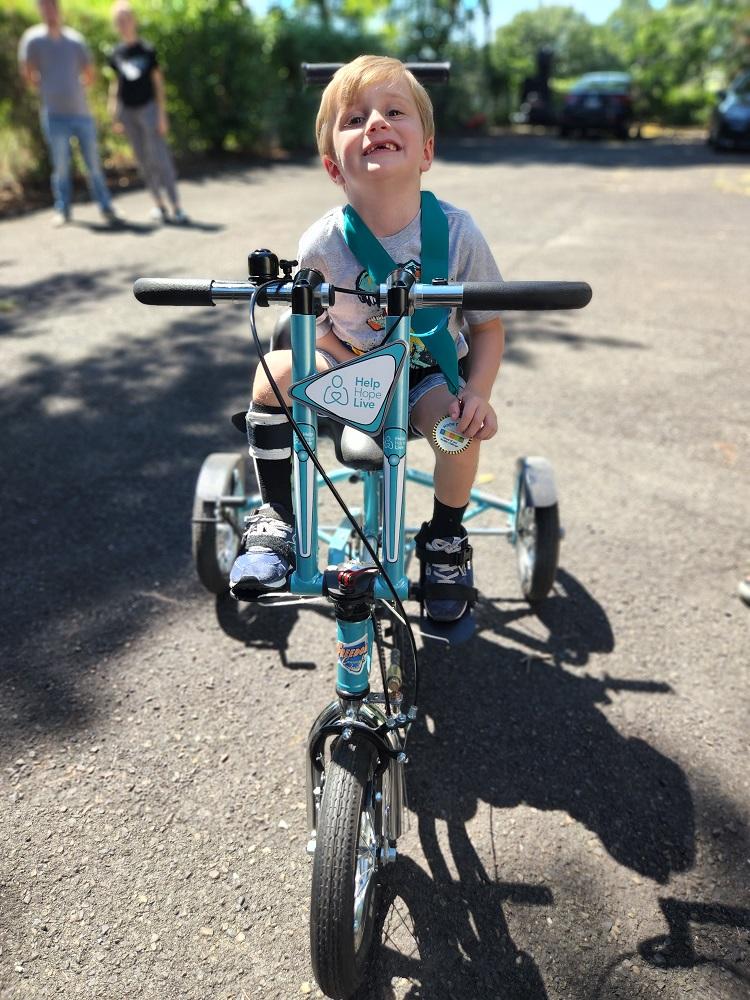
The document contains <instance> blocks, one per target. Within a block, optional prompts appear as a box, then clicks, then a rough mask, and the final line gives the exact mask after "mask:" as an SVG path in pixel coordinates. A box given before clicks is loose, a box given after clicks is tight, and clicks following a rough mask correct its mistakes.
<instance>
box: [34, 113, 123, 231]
mask: <svg viewBox="0 0 750 1000" xmlns="http://www.w3.org/2000/svg"><path fill="white" fill-rule="evenodd" d="M41 122H42V131H43V132H44V137H45V139H46V140H47V145H48V146H49V151H50V156H51V157H52V178H51V180H52V196H53V198H54V199H55V210H56V211H58V212H61V213H62V214H63V215H69V214H70V198H71V191H72V183H71V169H70V166H71V156H70V140H71V139H72V138H73V137H75V138H76V139H77V140H78V146H79V148H80V150H81V155H82V156H83V161H84V163H85V164H86V182H87V184H88V186H89V191H90V192H91V197H92V198H93V199H94V200H95V201H98V202H99V207H100V208H101V210H102V211H103V212H108V211H110V209H111V208H112V200H111V198H110V195H109V189H108V188H107V182H106V181H105V180H104V174H103V173H102V167H101V163H100V161H99V151H98V149H97V148H96V126H95V125H94V119H93V118H92V117H91V115H51V114H49V113H48V112H46V111H43V112H42V115H41Z"/></svg>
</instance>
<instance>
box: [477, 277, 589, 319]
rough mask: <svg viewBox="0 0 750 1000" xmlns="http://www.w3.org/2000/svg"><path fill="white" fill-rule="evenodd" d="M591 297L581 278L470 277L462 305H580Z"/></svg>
mask: <svg viewBox="0 0 750 1000" xmlns="http://www.w3.org/2000/svg"><path fill="white" fill-rule="evenodd" d="M590 301H591V287H590V286H589V285H587V284H586V282H585V281H500V282H498V281H487V282H484V281H471V282H466V283H465V284H464V293H463V307H464V309H500V310H502V309H518V310H523V311H529V312H531V311H533V310H540V309H583V307H584V306H586V305H588V304H589V302H590Z"/></svg>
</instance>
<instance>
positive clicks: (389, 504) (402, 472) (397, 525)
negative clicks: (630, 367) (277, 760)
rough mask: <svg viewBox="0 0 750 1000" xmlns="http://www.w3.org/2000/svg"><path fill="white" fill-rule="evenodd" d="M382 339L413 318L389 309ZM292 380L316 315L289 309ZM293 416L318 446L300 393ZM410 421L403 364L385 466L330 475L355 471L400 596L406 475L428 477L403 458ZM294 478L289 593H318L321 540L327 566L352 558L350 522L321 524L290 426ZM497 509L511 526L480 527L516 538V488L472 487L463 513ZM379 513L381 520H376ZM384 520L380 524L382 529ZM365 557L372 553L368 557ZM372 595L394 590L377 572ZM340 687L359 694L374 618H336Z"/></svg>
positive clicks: (406, 544)
mask: <svg viewBox="0 0 750 1000" xmlns="http://www.w3.org/2000/svg"><path fill="white" fill-rule="evenodd" d="M386 330H387V331H388V333H387V341H388V342H389V343H393V342H395V341H398V340H401V341H403V342H404V343H406V344H407V346H408V343H409V337H410V317H409V316H408V315H405V316H402V317H395V316H388V317H387V319H386ZM291 342H292V381H293V382H294V383H296V382H300V381H302V380H303V379H306V378H308V377H309V376H312V375H314V374H315V371H316V369H315V316H314V315H306V314H298V313H292V317H291ZM292 415H293V417H294V419H295V421H296V422H297V424H298V426H299V428H300V431H301V433H302V435H303V436H304V438H305V441H306V442H307V444H308V445H309V447H310V448H311V449H312V450H313V451H315V452H317V446H318V416H317V413H316V411H315V410H313V409H312V408H311V407H309V406H306V405H305V404H304V403H303V402H301V401H300V400H298V399H296V398H295V399H294V400H293V404H292ZM408 421H409V365H408V362H407V363H405V364H404V365H403V367H402V369H401V372H400V374H399V376H398V380H397V385H396V387H395V390H394V392H393V395H392V397H391V401H390V403H389V405H388V410H387V413H386V417H385V422H384V425H383V434H382V442H383V443H382V448H383V467H382V470H378V471H361V470H357V471H355V470H352V469H337V470H335V471H333V472H332V473H331V474H330V479H331V481H332V482H334V483H336V482H341V481H344V480H350V479H351V478H352V477H353V476H357V477H358V478H360V479H361V480H362V481H363V486H364V490H363V494H364V495H363V507H362V509H361V511H360V510H356V511H353V512H352V513H353V514H354V515H355V516H359V515H360V514H361V515H362V521H361V527H362V531H363V533H364V535H365V537H366V538H367V539H368V541H369V543H370V545H371V546H372V547H373V549H375V551H377V552H378V554H379V556H380V559H381V562H382V564H383V568H384V569H385V571H386V573H387V575H388V578H389V580H390V582H391V585H392V586H393V588H394V589H395V591H396V593H397V594H398V596H399V598H400V599H401V600H406V599H407V598H408V597H409V579H408V577H407V575H406V565H407V560H408V559H409V558H410V556H411V554H412V552H413V548H414V541H413V536H414V535H415V534H416V532H417V530H418V529H416V528H407V527H406V526H405V499H406V484H407V482H409V481H411V482H414V483H417V484H419V485H421V486H424V487H427V488H429V489H432V488H433V479H432V476H430V475H428V474H426V473H424V472H420V471H418V470H416V469H408V468H407V462H406V453H407V438H408ZM293 483H294V487H293V490H294V508H295V521H296V554H297V558H296V568H295V570H294V572H293V573H292V575H291V578H290V582H289V589H290V592H291V593H292V594H297V595H304V596H317V595H322V594H323V593H324V589H325V587H324V585H325V577H324V574H323V573H322V572H321V569H320V565H319V542H320V541H323V542H324V543H327V544H328V566H329V567H333V566H338V565H341V564H345V563H348V562H350V561H351V553H350V552H348V551H347V548H348V543H349V540H350V538H351V533H352V527H351V524H350V523H349V521H348V520H347V519H344V520H343V522H342V523H341V524H340V525H339V527H338V528H335V529H333V531H329V530H326V529H321V528H320V527H319V525H318V489H319V488H320V486H321V485H323V480H322V479H321V477H319V476H318V475H317V474H316V470H315V467H314V465H313V463H312V462H311V461H310V458H309V455H308V453H307V451H306V449H305V447H304V445H303V444H302V442H301V441H300V438H299V437H298V436H297V434H296V433H295V435H294V442H293ZM491 509H495V510H500V511H502V512H504V513H505V514H507V515H508V527H507V528H506V529H503V528H484V529H482V528H480V529H478V533H483V534H496V535H497V534H502V535H507V536H508V537H510V538H511V540H513V536H514V535H515V516H516V511H517V509H518V495H517V491H516V495H514V497H513V500H512V501H511V502H507V501H504V500H501V499H499V498H497V497H494V496H492V495H490V494H488V493H486V492H484V491H483V490H478V489H474V490H472V492H471V499H470V506H469V508H468V510H467V511H466V514H465V517H464V520H465V521H469V520H472V519H473V518H475V517H477V516H478V515H480V514H482V513H484V512H485V511H487V510H491ZM381 515H382V520H381ZM381 524H382V530H381ZM368 561H369V560H368ZM373 595H374V597H375V598H377V599H383V600H386V601H388V600H392V592H391V590H390V588H389V586H388V584H387V583H386V581H385V580H383V579H382V577H381V576H378V577H377V578H376V579H375V584H374V590H373ZM336 628H337V648H338V652H339V655H338V663H337V684H336V687H337V690H338V692H339V693H340V694H342V695H345V696H346V697H351V698H357V697H361V696H362V695H364V694H365V693H366V692H367V690H368V685H369V673H370V666H371V663H372V652H373V648H374V635H373V625H372V621H371V620H370V619H369V618H368V619H364V620H362V621H360V622H350V621H342V620H340V619H338V618H337V626H336Z"/></svg>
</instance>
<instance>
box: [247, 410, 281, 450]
mask: <svg viewBox="0 0 750 1000" xmlns="http://www.w3.org/2000/svg"><path fill="white" fill-rule="evenodd" d="M247 443H248V445H249V448H250V454H251V455H252V456H253V458H265V459H277V458H290V457H291V454H292V425H291V424H290V423H289V421H288V420H287V418H286V416H285V415H284V414H283V413H264V412H263V411H262V410H255V409H252V410H248V412H247Z"/></svg>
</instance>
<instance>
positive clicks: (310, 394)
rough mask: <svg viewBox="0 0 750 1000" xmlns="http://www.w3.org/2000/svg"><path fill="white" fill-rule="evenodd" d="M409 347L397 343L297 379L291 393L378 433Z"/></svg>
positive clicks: (318, 408)
mask: <svg viewBox="0 0 750 1000" xmlns="http://www.w3.org/2000/svg"><path fill="white" fill-rule="evenodd" d="M407 350H408V349H407V347H406V344H405V343H403V342H397V343H395V344H391V345H389V346H388V347H386V348H382V349H381V350H379V351H373V352H372V353H370V354H367V355H365V356H364V357H361V358H358V359H357V360H356V361H350V362H347V363H346V364H343V365H339V366H338V367H337V368H332V369H331V371H328V372H323V373H322V374H318V375H315V376H313V377H312V378H310V379H304V380H303V381H302V382H298V383H297V384H296V385H295V386H293V387H292V389H291V393H292V396H293V397H294V398H295V399H299V400H300V401H301V402H303V403H305V404H307V405H308V406H312V407H314V408H315V409H317V410H322V411H323V412H326V413H330V414H331V416H333V417H335V418H336V419H337V420H340V421H342V422H343V423H347V424H353V425H354V426H356V427H360V428H361V429H362V430H365V431H367V432H368V433H371V434H372V433H377V432H378V431H379V429H380V427H381V426H382V422H383V420H384V419H385V409H386V405H387V403H388V400H389V397H390V394H391V389H392V387H393V384H394V382H395V380H396V377H397V375H398V372H399V371H400V369H401V366H402V364H403V361H404V358H405V357H406V353H407Z"/></svg>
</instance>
